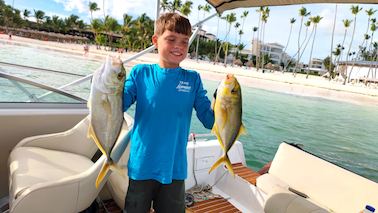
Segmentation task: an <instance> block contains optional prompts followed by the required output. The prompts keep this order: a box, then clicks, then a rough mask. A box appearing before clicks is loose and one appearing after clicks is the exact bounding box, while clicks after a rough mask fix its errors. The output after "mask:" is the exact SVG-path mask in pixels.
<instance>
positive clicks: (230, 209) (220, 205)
mask: <svg viewBox="0 0 378 213" xmlns="http://www.w3.org/2000/svg"><path fill="white" fill-rule="evenodd" d="M186 212H187V213H204V212H206V213H211V212H212V213H218V212H223V213H226V212H227V213H236V212H241V211H239V210H238V209H237V208H236V207H235V206H233V205H232V204H231V203H230V202H228V201H227V200H226V199H224V198H214V199H211V200H204V201H201V202H197V203H194V205H193V206H191V207H189V208H187V209H186Z"/></svg>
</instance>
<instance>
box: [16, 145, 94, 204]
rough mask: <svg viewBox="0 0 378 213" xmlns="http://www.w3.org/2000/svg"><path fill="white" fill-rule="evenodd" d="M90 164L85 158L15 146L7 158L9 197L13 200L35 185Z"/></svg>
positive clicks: (81, 169) (76, 172) (71, 172)
mask: <svg viewBox="0 0 378 213" xmlns="http://www.w3.org/2000/svg"><path fill="white" fill-rule="evenodd" d="M92 165H93V162H92V161H91V160H90V159H88V158H87V157H85V156H82V155H78V154H73V153H69V152H62V151H55V150H50V149H44V148H38V147H18V148H16V149H14V150H13V151H12V152H11V154H10V156H9V168H10V173H9V174H10V176H9V181H10V194H9V196H10V197H11V198H13V199H16V198H17V197H18V195H20V194H21V193H22V192H23V191H24V190H25V189H27V188H28V187H30V186H33V185H35V184H39V183H44V182H50V181H55V182H56V181H59V180H60V179H64V178H68V177H70V176H73V175H76V174H79V173H81V172H83V171H85V170H87V169H89V168H90V167H91V166H92Z"/></svg>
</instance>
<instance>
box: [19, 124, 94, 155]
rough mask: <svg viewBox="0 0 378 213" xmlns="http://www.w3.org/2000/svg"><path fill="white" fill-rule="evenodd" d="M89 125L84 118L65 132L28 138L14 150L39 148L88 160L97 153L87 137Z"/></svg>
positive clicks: (92, 142)
mask: <svg viewBox="0 0 378 213" xmlns="http://www.w3.org/2000/svg"><path fill="white" fill-rule="evenodd" d="M89 124H90V118H89V116H86V117H85V118H84V119H83V120H81V121H80V122H79V123H77V124H76V125H75V126H74V127H72V128H71V129H69V130H67V131H64V132H60V133H54V134H46V135H38V136H33V137H28V138H25V139H24V140H22V141H20V142H19V143H18V144H17V146H16V147H15V148H17V147H20V146H33V147H41V148H45V149H51V150H58V151H64V152H71V153H75V154H80V155H84V156H86V157H87V158H89V159H90V158H92V156H93V155H94V154H95V152H96V151H97V146H96V144H95V142H94V141H93V140H92V139H91V138H89V137H88V127H89Z"/></svg>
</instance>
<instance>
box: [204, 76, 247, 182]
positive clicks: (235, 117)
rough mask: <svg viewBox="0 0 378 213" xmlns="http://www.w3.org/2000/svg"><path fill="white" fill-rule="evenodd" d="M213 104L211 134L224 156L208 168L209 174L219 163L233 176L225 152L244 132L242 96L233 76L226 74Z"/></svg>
mask: <svg viewBox="0 0 378 213" xmlns="http://www.w3.org/2000/svg"><path fill="white" fill-rule="evenodd" d="M212 104H213V109H214V117H215V122H214V126H213V129H212V133H214V134H215V135H216V137H217V138H218V141H219V143H220V145H221V148H222V149H223V151H224V154H223V156H222V157H221V158H219V159H218V160H217V161H216V162H215V163H214V165H213V166H212V167H211V168H210V170H209V173H210V172H212V171H213V170H214V169H215V168H217V167H218V166H219V165H220V164H221V163H225V164H226V166H227V169H228V170H229V172H230V173H231V174H232V175H234V171H233V169H232V165H231V162H230V159H229V158H228V155H227V152H228V151H229V150H230V149H231V147H232V145H233V144H234V143H235V141H236V139H237V138H238V137H239V135H240V134H242V133H244V132H245V128H244V126H243V124H242V95H241V88H240V84H239V82H238V81H237V79H236V78H235V77H234V75H231V74H228V75H227V76H226V78H225V79H223V80H222V81H221V83H220V84H219V86H218V88H217V93H216V99H215V102H213V103H212Z"/></svg>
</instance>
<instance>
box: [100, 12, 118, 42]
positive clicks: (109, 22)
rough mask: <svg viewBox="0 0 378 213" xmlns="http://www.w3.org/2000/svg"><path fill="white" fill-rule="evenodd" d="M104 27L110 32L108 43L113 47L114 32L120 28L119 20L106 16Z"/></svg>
mask: <svg viewBox="0 0 378 213" xmlns="http://www.w3.org/2000/svg"><path fill="white" fill-rule="evenodd" d="M104 28H105V31H106V32H107V34H108V45H109V46H110V47H111V45H112V37H113V33H114V32H116V31H117V30H118V28H119V24H118V22H117V20H116V19H114V18H113V17H110V16H106V17H105V21H104Z"/></svg>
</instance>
